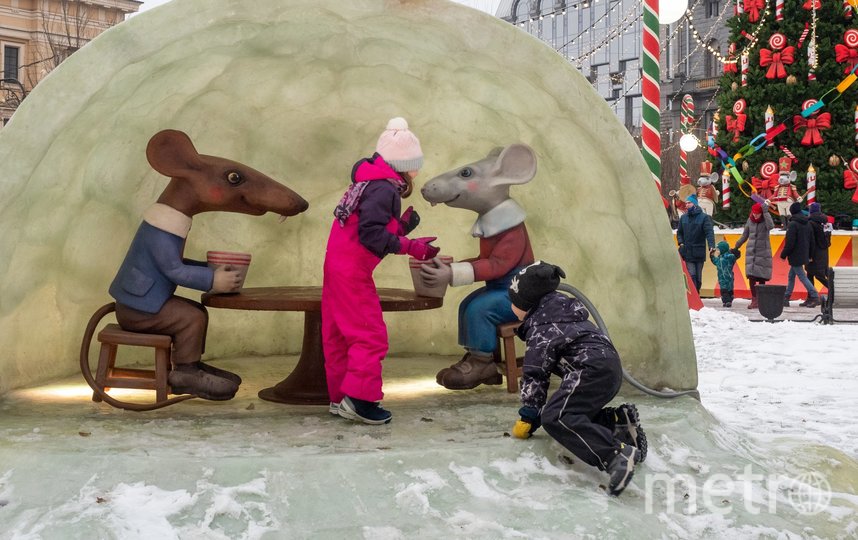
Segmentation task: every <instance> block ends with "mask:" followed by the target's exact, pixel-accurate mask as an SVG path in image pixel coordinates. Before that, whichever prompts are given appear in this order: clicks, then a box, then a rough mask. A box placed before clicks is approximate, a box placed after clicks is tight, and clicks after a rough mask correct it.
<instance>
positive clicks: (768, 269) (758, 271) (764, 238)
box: [734, 203, 775, 309]
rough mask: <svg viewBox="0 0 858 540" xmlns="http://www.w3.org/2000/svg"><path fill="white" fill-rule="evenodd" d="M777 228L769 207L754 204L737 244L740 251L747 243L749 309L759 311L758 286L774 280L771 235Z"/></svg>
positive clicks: (746, 268) (746, 273)
mask: <svg viewBox="0 0 858 540" xmlns="http://www.w3.org/2000/svg"><path fill="white" fill-rule="evenodd" d="M774 228H775V222H774V220H773V219H772V216H771V214H770V213H769V207H768V205H763V204H760V203H754V205H753V206H751V213H750V215H749V216H748V221H747V222H745V228H744V230H743V231H742V236H741V237H740V238H739V240H738V241H737V242H736V245H735V246H734V247H735V249H739V248H740V247H742V245H743V244H744V243H745V242H747V243H748V247H747V248H745V275H746V276H748V282H749V283H750V288H751V303H750V304H748V309H757V306H758V303H757V285H762V284H764V283H765V282H767V281H768V280H770V279H772V243H771V241H770V240H769V233H770V232H771V230H772V229H774Z"/></svg>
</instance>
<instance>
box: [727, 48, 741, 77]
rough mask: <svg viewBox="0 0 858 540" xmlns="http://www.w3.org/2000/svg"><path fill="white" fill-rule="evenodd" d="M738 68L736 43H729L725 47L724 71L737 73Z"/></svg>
mask: <svg viewBox="0 0 858 540" xmlns="http://www.w3.org/2000/svg"><path fill="white" fill-rule="evenodd" d="M738 72H739V68H738V66H736V44H735V43H730V46H729V47H727V61H726V62H724V73H738Z"/></svg>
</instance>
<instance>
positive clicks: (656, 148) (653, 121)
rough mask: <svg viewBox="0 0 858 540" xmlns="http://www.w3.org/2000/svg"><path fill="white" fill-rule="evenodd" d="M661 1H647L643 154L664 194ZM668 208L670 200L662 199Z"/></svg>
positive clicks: (642, 113) (642, 128)
mask: <svg viewBox="0 0 858 540" xmlns="http://www.w3.org/2000/svg"><path fill="white" fill-rule="evenodd" d="M658 30H659V27H658V0H644V4H643V33H642V40H643V43H642V45H643V46H642V59H641V60H642V61H641V65H642V68H643V69H642V71H643V77H642V82H641V86H642V107H641V116H642V119H641V140H642V142H643V144H642V149H641V151H642V152H643V157H644V161H646V164H647V166H648V167H649V171H650V174H651V176H652V179H653V180H654V181H655V185H656V187H657V188H658V191H659V194H661V120H660V116H661V89H660V87H659V83H660V68H659V49H660V46H659V37H658ZM661 198H662V201H663V202H664V205H665V207H667V199H665V198H664V196H663V195H662V197H661Z"/></svg>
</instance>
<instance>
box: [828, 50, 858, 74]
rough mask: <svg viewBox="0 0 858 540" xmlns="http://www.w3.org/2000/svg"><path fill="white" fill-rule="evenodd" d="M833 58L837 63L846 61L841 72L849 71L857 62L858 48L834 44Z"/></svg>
mask: <svg viewBox="0 0 858 540" xmlns="http://www.w3.org/2000/svg"><path fill="white" fill-rule="evenodd" d="M834 58H835V60H837V62H839V63H843V62H846V68H845V69H844V70H843V73H849V72H850V71H852V68H854V67H855V64H858V50H856V49H853V48H851V47H847V46H846V45H841V44H840V43H838V44H837V45H835V46H834Z"/></svg>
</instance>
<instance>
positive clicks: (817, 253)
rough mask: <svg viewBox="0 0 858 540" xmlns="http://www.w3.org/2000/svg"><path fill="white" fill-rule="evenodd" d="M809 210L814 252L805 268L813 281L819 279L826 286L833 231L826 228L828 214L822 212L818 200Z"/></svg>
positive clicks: (808, 277) (808, 219) (811, 204)
mask: <svg viewBox="0 0 858 540" xmlns="http://www.w3.org/2000/svg"><path fill="white" fill-rule="evenodd" d="M807 210H808V211H809V212H810V215H809V216H808V218H807V221H808V223H809V224H810V228H811V230H812V231H813V243H812V245H813V249H812V251H813V253H812V254H811V260H810V262H809V263H807V264H806V265H804V269H805V271H806V272H807V279H809V280H810V282H811V283H813V280H814V279H818V280H819V282H820V283H822V285H823V286H824V287H828V277H827V274H828V248H829V247H830V246H831V233H830V232H826V230H825V229H826V225H828V216H826V215H825V214H823V213H822V207H821V206H820V205H819V203H816V202H815V203H810V204H809V205H808V206H807Z"/></svg>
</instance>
